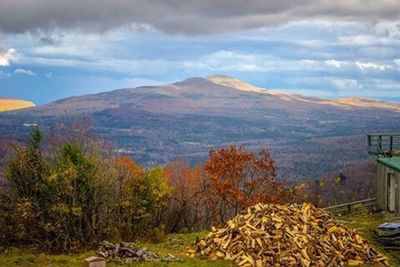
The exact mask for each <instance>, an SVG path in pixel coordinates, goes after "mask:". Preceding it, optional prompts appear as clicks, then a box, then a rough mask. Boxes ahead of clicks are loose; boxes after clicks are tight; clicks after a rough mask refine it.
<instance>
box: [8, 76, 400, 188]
mask: <svg viewBox="0 0 400 267" xmlns="http://www.w3.org/2000/svg"><path fill="white" fill-rule="evenodd" d="M69 116H91V117H92V118H93V123H94V125H93V130H94V133H96V134H97V135H100V136H102V137H105V138H107V139H109V140H111V141H113V143H114V144H115V146H116V147H118V149H119V150H120V151H123V152H126V153H131V154H132V155H133V157H134V158H135V159H136V160H138V161H140V162H141V163H144V164H146V165H151V164H159V163H165V162H167V161H169V160H172V159H176V158H184V159H187V160H188V161H189V162H191V163H198V162H202V161H204V160H205V159H206V158H207V153H208V150H209V148H211V147H219V146H225V145H228V144H238V145H244V146H246V147H248V148H250V149H258V148H260V147H265V146H266V147H267V148H268V149H269V150H270V152H271V154H272V156H273V158H274V159H275V160H276V161H277V165H278V172H279V175H280V177H281V178H285V179H292V180H293V179H295V180H297V179H304V178H313V177H318V176H321V175H323V174H325V173H328V172H332V171H334V170H336V169H340V168H344V167H347V166H350V165H351V164H354V163H357V162H360V161H361V160H364V159H366V158H367V157H368V155H367V154H366V144H365V143H366V137H365V135H366V134H367V133H370V132H386V131H390V132H394V131H400V104H399V103H395V102H384V101H380V100H375V99H366V98H340V99H335V100H328V99H321V98H316V97H307V96H302V95H297V94H289V93H283V92H279V91H277V90H269V89H265V88H259V87H255V86H252V85H250V84H247V83H245V82H243V81H240V80H237V79H235V78H232V77H227V76H212V77H208V78H197V77H196V78H190V79H187V80H184V81H181V82H177V83H173V84H167V85H161V86H144V87H137V88H132V89H120V90H115V91H111V92H105V93H99V94H92V95H84V96H79V97H70V98H66V99H62V100H59V101H55V102H52V103H49V104H46V105H43V106H38V107H35V108H31V109H28V110H20V111H12V112H6V113H2V114H0V123H1V125H2V127H1V129H0V135H2V136H6V135H9V134H10V133H14V134H15V135H16V136H18V138H21V139H23V138H24V137H25V136H26V134H27V132H28V129H27V127H25V126H26V125H32V124H38V125H40V126H42V127H51V125H52V124H54V123H55V122H56V121H58V120H62V119H65V118H66V117H69ZM24 125H25V126H24Z"/></svg>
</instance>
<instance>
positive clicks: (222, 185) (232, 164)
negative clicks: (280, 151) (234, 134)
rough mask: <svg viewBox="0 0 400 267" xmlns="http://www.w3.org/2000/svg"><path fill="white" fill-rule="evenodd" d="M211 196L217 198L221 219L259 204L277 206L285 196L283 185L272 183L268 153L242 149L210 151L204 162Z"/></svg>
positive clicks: (272, 176)
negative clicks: (274, 204)
mask: <svg viewBox="0 0 400 267" xmlns="http://www.w3.org/2000/svg"><path fill="white" fill-rule="evenodd" d="M205 170H206V174H207V176H208V177H209V178H210V180H211V186H212V190H213V191H214V193H215V194H216V195H217V196H218V197H219V201H218V202H219V203H218V205H219V206H220V209H219V210H220V219H221V222H223V221H225V220H226V218H227V217H230V216H232V214H229V210H231V211H233V213H235V214H236V213H237V212H238V211H239V210H241V209H243V208H245V207H247V206H249V205H253V204H255V203H258V202H264V203H277V202H279V201H281V200H282V197H283V196H284V188H283V186H282V185H281V184H280V183H278V182H276V181H275V180H274V178H275V176H276V169H275V163H274V161H273V160H272V158H271V156H270V155H269V153H268V152H267V150H265V149H262V150H261V151H260V152H258V154H255V153H253V152H250V151H247V150H245V149H244V148H243V147H237V146H228V147H225V148H220V149H211V150H210V152H209V159H208V161H207V162H206V163H205Z"/></svg>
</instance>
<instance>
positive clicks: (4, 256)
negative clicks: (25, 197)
mask: <svg viewBox="0 0 400 267" xmlns="http://www.w3.org/2000/svg"><path fill="white" fill-rule="evenodd" d="M206 234H207V233H206V232H200V233H191V234H171V235H169V236H168V237H167V239H166V240H165V242H161V243H159V244H152V243H148V242H137V245H138V246H139V247H141V248H143V247H146V248H147V249H148V250H150V251H154V252H157V253H160V254H161V255H167V254H168V253H170V254H172V255H174V256H177V257H179V258H181V259H182V260H181V261H178V262H171V263H165V262H159V263H157V262H142V263H136V262H135V263H130V264H124V265H121V264H116V263H107V267H116V266H127V267H130V266H140V267H150V266H171V267H175V266H199V267H203V266H204V267H206V266H209V267H223V266H234V265H233V264H231V263H230V262H228V261H224V260H216V261H209V260H206V259H201V258H199V257H193V258H192V257H189V256H188V255H186V250H187V249H188V248H189V246H190V245H191V244H192V243H193V242H194V241H195V240H196V238H197V237H203V236H205V235H206ZM93 255H95V252H94V251H87V252H84V253H80V254H71V255H47V254H44V253H36V252H35V251H34V250H33V249H26V248H24V249H17V248H14V249H10V250H9V251H7V252H3V253H1V254H0V266H1V267H14V266H19V267H31V266H43V267H67V266H82V263H83V260H84V259H85V258H86V257H88V256H93Z"/></svg>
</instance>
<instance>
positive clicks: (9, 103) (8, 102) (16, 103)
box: [0, 97, 35, 112]
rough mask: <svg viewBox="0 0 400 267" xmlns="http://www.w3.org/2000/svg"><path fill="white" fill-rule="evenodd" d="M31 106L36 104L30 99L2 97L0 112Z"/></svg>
mask: <svg viewBox="0 0 400 267" xmlns="http://www.w3.org/2000/svg"><path fill="white" fill-rule="evenodd" d="M31 107H35V104H34V103H33V102H31V101H28V100H23V99H16V98H5V97H0V112H4V111H12V110H19V109H25V108H31Z"/></svg>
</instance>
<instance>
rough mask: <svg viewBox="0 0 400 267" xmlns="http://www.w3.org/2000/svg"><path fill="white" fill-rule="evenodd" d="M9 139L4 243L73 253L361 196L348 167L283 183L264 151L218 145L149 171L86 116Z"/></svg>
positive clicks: (0, 208)
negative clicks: (264, 211)
mask: <svg viewBox="0 0 400 267" xmlns="http://www.w3.org/2000/svg"><path fill="white" fill-rule="evenodd" d="M3 144H4V145H3V146H2V149H1V151H0V152H1V162H0V163H1V167H2V168H1V173H2V176H3V178H2V180H0V181H1V184H0V212H1V214H3V215H4V216H1V217H0V246H5V247H8V246H16V245H30V246H34V247H37V248H38V249H40V250H41V251H46V252H50V253H66V252H74V251H79V250H80V249H82V248H93V247H94V246H96V245H97V244H98V242H100V241H101V240H113V241H133V240H136V239H138V238H141V239H143V238H145V239H148V240H150V241H152V242H159V241H160V240H162V239H163V238H165V236H166V234H168V233H188V232H198V231H201V230H208V229H210V228H211V227H212V226H218V225H222V224H224V223H225V222H226V221H227V220H228V219H230V218H232V217H233V216H234V215H235V214H237V213H238V212H240V211H241V210H243V209H244V208H246V207H248V206H251V205H254V204H256V203H293V202H298V203H302V202H311V203H313V204H314V205H316V206H325V205H327V204H336V203H337V201H338V199H339V200H341V201H345V200H346V198H349V197H350V198H351V197H353V198H354V197H355V195H354V194H347V195H346V190H347V188H351V184H352V183H353V182H352V179H347V176H346V175H345V174H342V173H341V174H340V175H339V176H336V175H335V174H333V173H332V174H330V175H328V176H327V177H325V178H323V179H321V180H316V181H303V182H300V183H289V182H286V181H285V182H283V181H280V180H279V179H277V178H276V177H277V170H276V166H275V162H274V160H273V159H272V157H271V155H270V154H269V153H268V150H267V148H265V149H261V150H259V151H255V152H254V151H250V150H247V149H246V148H245V147H242V146H234V145H231V146H226V147H220V148H212V149H210V150H209V156H208V159H207V160H206V161H205V162H204V163H203V164H198V165H194V166H192V165H190V164H188V163H187V162H185V161H184V160H176V161H172V162H169V163H167V164H165V165H162V166H161V165H159V166H152V167H147V168H145V167H143V166H141V165H140V164H138V163H137V162H135V161H134V159H133V158H134V155H133V157H132V155H126V154H122V153H117V152H115V149H114V148H113V146H112V145H111V144H110V143H109V142H107V141H105V140H102V139H99V138H96V137H94V135H93V134H92V133H91V129H90V127H88V126H85V123H83V122H82V121H77V122H74V123H71V124H70V125H60V126H59V127H55V128H53V129H52V130H50V131H47V132H44V131H42V130H40V129H39V128H33V129H32V131H31V133H30V138H29V139H28V140H27V141H26V142H25V143H17V142H9V141H7V142H3ZM372 172H373V168H372ZM346 173H347V172H346ZM361 190H362V192H361V193H363V194H364V193H365V190H364V191H363V189H362V188H361ZM368 194H370V192H367V195H368ZM372 194H373V192H372ZM359 195H360V194H359Z"/></svg>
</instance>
